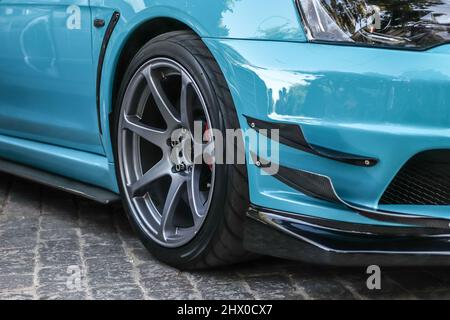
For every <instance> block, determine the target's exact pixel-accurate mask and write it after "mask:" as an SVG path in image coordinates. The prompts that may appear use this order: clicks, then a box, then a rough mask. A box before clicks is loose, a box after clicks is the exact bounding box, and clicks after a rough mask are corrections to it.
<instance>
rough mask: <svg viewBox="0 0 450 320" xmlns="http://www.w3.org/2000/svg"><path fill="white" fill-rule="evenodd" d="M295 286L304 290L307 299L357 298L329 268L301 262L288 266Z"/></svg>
mask: <svg viewBox="0 0 450 320" xmlns="http://www.w3.org/2000/svg"><path fill="white" fill-rule="evenodd" d="M286 269H287V272H288V274H289V275H290V277H291V279H292V282H293V284H294V286H295V287H296V288H297V289H298V290H300V291H302V292H303V293H304V295H305V296H306V298H307V299H332V300H349V299H355V296H354V294H352V292H350V291H349V290H348V289H347V288H346V287H345V286H344V285H343V284H342V283H340V282H339V281H337V280H336V279H335V278H334V277H333V274H332V273H331V272H329V271H328V269H327V268H320V267H314V269H313V268H312V267H310V266H306V265H304V264H301V263H297V265H291V266H289V267H287V268H286Z"/></svg>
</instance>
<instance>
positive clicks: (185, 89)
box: [180, 72, 194, 132]
mask: <svg viewBox="0 0 450 320" xmlns="http://www.w3.org/2000/svg"><path fill="white" fill-rule="evenodd" d="M191 84H192V81H191V79H190V78H189V77H188V75H187V74H185V73H184V72H181V95H180V117H181V124H182V125H183V126H184V127H185V128H186V129H188V130H189V131H191V132H194V117H193V114H192V106H190V105H189V87H190V86H191Z"/></svg>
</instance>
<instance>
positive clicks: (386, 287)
mask: <svg viewBox="0 0 450 320" xmlns="http://www.w3.org/2000/svg"><path fill="white" fill-rule="evenodd" d="M334 275H335V276H336V277H339V279H341V280H342V281H344V282H345V283H347V284H348V285H349V286H350V288H351V290H352V291H353V292H355V293H356V294H357V295H358V296H359V297H361V298H362V299H373V300H386V299H388V300H393V299H399V300H403V299H414V298H415V296H414V295H412V294H411V293H410V292H408V291H407V290H405V289H404V288H402V287H401V286H400V285H399V284H398V283H396V282H394V281H392V280H391V279H390V278H389V277H386V276H385V275H383V273H382V276H381V290H369V289H368V288H367V278H368V275H367V274H366V273H365V270H363V269H350V270H341V271H339V270H336V271H335V272H334ZM412 281H414V280H413V279H412Z"/></svg>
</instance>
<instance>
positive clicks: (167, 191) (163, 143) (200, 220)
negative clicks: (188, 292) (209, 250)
mask: <svg viewBox="0 0 450 320" xmlns="http://www.w3.org/2000/svg"><path fill="white" fill-rule="evenodd" d="M194 123H196V124H199V123H200V124H202V130H203V132H202V136H203V135H205V133H207V132H208V128H212V126H211V120H210V117H209V114H208V110H207V107H206V104H205V100H204V98H203V96H202V93H201V92H200V89H199V86H198V85H197V83H196V82H195V80H194V78H193V77H192V76H191V75H190V74H189V72H188V71H187V70H186V69H185V68H184V67H183V66H182V65H180V64H179V63H177V62H176V61H174V60H172V59H169V58H165V57H158V58H153V59H151V60H150V61H148V62H147V63H145V64H144V65H143V66H142V67H141V68H139V69H138V70H137V72H136V73H135V74H134V75H133V77H132V78H131V81H130V82H129V84H128V87H127V89H126V91H125V94H124V99H123V102H122V108H121V112H120V115H119V122H118V145H117V148H118V160H119V172H120V175H121V180H122V181H123V184H124V185H125V187H124V193H125V194H124V197H125V201H127V202H128V206H129V208H130V209H131V212H132V214H133V216H134V218H135V221H137V223H138V224H139V225H140V227H141V229H142V230H144V232H145V233H146V234H147V235H148V236H149V237H151V238H152V239H153V240H154V241H155V242H157V243H158V244H160V245H161V246H163V247H167V248H178V247H181V246H183V245H185V244H187V243H189V242H190V241H191V240H192V239H193V238H194V237H195V236H196V234H197V233H198V232H199V230H200V229H201V227H202V225H203V224H204V221H205V219H206V217H207V214H208V211H209V207H210V204H211V198H212V194H213V192H214V181H215V165H212V164H207V163H204V162H201V163H199V161H193V160H192V149H193V148H192V145H194V144H201V148H204V147H205V146H206V145H207V144H208V143H209V144H211V143H213V142H212V139H209V141H206V142H205V141H203V138H202V139H201V141H198V139H197V140H194V139H193V130H194ZM174 155H175V157H174Z"/></svg>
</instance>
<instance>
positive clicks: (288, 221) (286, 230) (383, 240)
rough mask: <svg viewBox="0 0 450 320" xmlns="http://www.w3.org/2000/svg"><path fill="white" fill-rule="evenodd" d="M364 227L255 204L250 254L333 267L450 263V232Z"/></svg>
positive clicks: (248, 229)
mask: <svg viewBox="0 0 450 320" xmlns="http://www.w3.org/2000/svg"><path fill="white" fill-rule="evenodd" d="M414 228H415V227H408V226H405V227H391V226H380V225H374V226H371V225H361V224H351V223H342V222H339V221H333V220H326V219H319V218H314V217H310V216H302V215H298V214H292V213H287V212H279V211H274V210H269V209H264V208H258V207H255V206H252V207H251V208H250V209H249V211H248V214H247V220H246V227H245V237H244V245H245V248H246V249H247V250H249V251H252V252H256V253H260V254H264V255H271V256H275V257H279V258H286V259H292V260H299V261H303V262H307V263H312V264H320V265H332V266H368V265H379V266H442V265H450V234H447V233H446V232H441V233H436V232H433V229H423V228H420V229H414Z"/></svg>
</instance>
